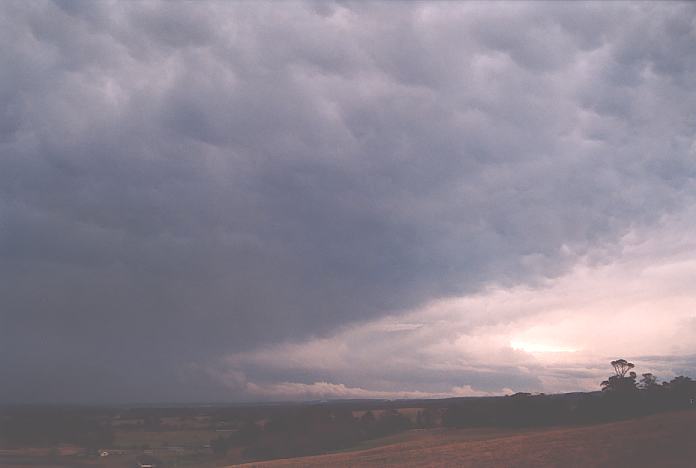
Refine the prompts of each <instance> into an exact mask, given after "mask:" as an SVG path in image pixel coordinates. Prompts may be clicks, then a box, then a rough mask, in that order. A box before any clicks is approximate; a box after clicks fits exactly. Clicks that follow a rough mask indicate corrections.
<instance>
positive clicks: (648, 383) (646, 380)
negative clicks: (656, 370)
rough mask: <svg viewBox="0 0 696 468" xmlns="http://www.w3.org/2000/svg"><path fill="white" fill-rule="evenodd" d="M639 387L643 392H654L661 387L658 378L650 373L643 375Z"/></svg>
mask: <svg viewBox="0 0 696 468" xmlns="http://www.w3.org/2000/svg"><path fill="white" fill-rule="evenodd" d="M638 385H639V387H640V389H641V390H647V391H652V390H655V389H656V388H658V387H659V385H657V377H655V376H654V375H653V374H651V373H650V372H647V373H645V374H643V376H642V377H641V378H640V383H639V384H638Z"/></svg>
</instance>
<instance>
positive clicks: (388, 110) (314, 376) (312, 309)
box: [0, 1, 696, 401]
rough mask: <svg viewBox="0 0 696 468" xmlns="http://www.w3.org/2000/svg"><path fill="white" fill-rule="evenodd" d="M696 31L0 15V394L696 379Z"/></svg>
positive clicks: (560, 10)
mask: <svg viewBox="0 0 696 468" xmlns="http://www.w3.org/2000/svg"><path fill="white" fill-rule="evenodd" d="M695 13H696V9H695V8H694V6H693V5H692V4H688V3H684V4H647V3H646V4H643V3H639V4H624V3H616V4H613V3H612V4H592V3H589V4H587V3H582V4H580V3H578V4H562V5H561V4H559V5H539V4H525V3H507V4H491V5H482V4H477V3H463V4H449V3H448V4H438V3H434V4H422V3H411V2H405V3H396V2H388V3H361V2H356V3H352V2H339V3H323V2H322V3H314V2H306V3H299V2H298V3H295V2H293V3H281V4H278V3H263V2H262V3H220V2H211V3H205V2H204V3H201V2H197V3H175V4H171V3H157V2H153V3H127V4H123V3H115V2H114V3H112V2H98V3H94V2H84V3H80V2H39V3H26V2H12V1H8V2H4V3H3V4H2V5H1V6H0V43H2V44H3V46H2V47H0V70H1V71H0V154H2V156H1V157H0V297H1V298H2V309H1V311H0V314H1V315H0V319H1V321H2V323H1V324H0V325H1V326H0V343H2V353H0V372H1V373H2V374H3V375H5V376H7V377H8V378H7V379H3V380H6V381H7V382H9V384H8V385H3V387H4V388H2V389H0V398H2V399H5V400H9V401H22V400H25V399H27V398H29V399H34V400H36V401H156V400H182V401H191V400H211V399H215V400H239V399H254V398H266V399H283V398H286V397H288V398H315V397H316V396H318V397H320V398H323V397H325V396H331V395H338V396H345V397H351V398H352V397H362V396H365V397H368V396H370V395H372V396H380V395H381V396H382V397H391V396H394V395H396V396H394V397H398V395H445V394H465V393H468V394H490V393H501V392H505V391H507V390H515V391H517V390H523V389H529V390H534V391H550V390H570V389H574V388H587V387H588V386H590V382H594V381H595V380H596V379H597V377H598V376H600V375H603V374H604V373H605V372H604V370H603V369H600V367H601V366H602V365H603V362H602V361H601V359H604V358H605V357H611V358H615V357H618V356H619V355H620V356H624V355H629V354H630V355H632V356H653V358H654V359H653V360H652V361H650V362H651V363H652V364H649V365H650V366H653V368H655V369H659V370H661V371H663V373H665V374H670V373H674V372H678V371H683V372H688V371H689V370H692V371H693V370H694V366H693V365H692V364H693V359H691V358H689V356H690V355H691V354H693V353H696V350H694V349H691V348H689V346H690V344H689V343H691V342H693V330H694V315H693V313H692V312H691V310H693V307H692V306H693V302H694V298H693V297H694V296H693V293H692V292H691V291H689V290H688V287H686V286H684V285H688V284H693V282H689V280H691V279H693V277H694V276H693V273H694V272H693V268H692V267H693V265H692V263H691V262H692V260H693V259H692V257H691V256H690V253H689V252H690V251H689V249H688V246H689V244H688V238H689V233H691V232H693V230H692V228H693V227H694V222H692V220H693V219H695V218H694V213H693V209H692V207H693V205H694V195H696V191H695V190H694V189H695V186H694V175H695V174H696V164H695V162H694V161H696V134H695V131H694V128H695V127H694V115H693V109H696V92H695V91H696V89H695V88H696V47H694V44H696V21H695V18H696V14H695ZM655 239H660V240H661V241H660V242H656V240H655ZM603 275H604V276H603ZM583 288H584V289H583ZM658 361H659V362H658ZM646 362H647V361H646ZM670 363H671V364H670ZM646 366H647V364H646Z"/></svg>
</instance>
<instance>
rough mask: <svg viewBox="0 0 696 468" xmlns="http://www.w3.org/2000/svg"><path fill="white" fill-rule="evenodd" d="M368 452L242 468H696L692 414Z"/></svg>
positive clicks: (397, 442) (408, 440) (425, 434)
mask: <svg viewBox="0 0 696 468" xmlns="http://www.w3.org/2000/svg"><path fill="white" fill-rule="evenodd" d="M370 445H372V446H373V448H365V449H362V450H355V451H350V452H343V453H335V454H329V455H319V456H312V457H303V458H295V459H286V460H274V461H268V462H263V463H253V464H249V465H248V466H258V467H282V466H471V467H474V466H475V467H498V466H505V467H509V466H516V467H538V466H555V467H568V466H576V467H615V466H631V467H641V466H645V467H648V466H651V467H655V466H660V467H693V466H696V411H686V412H675V413H667V414H660V415H654V416H647V417H643V418H637V419H632V420H628V421H621V422H614V423H607V424H598V425H592V426H576V427H561V428H548V429H533V430H532V429H527V430H497V429H442V428H438V429H429V430H414V431H409V432H407V433H405V434H401V435H398V436H393V437H389V438H385V439H381V440H380V441H372V442H371V443H370Z"/></svg>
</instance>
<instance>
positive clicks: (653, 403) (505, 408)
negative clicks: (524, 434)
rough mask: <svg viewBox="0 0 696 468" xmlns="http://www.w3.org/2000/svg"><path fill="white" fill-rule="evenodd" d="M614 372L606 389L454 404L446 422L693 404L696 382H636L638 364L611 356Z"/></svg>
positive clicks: (569, 420) (605, 414)
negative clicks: (635, 369) (613, 358)
mask: <svg viewBox="0 0 696 468" xmlns="http://www.w3.org/2000/svg"><path fill="white" fill-rule="evenodd" d="M611 365H612V367H613V369H614V375H612V376H610V377H609V378H608V379H607V380H605V381H604V382H602V383H601V389H602V390H601V392H593V393H575V394H562V395H543V394H540V395H531V394H529V393H517V394H515V395H512V396H509V397H504V398H492V399H483V400H481V401H474V400H463V401H457V402H453V403H451V404H450V405H449V406H448V407H447V410H446V411H445V413H444V415H443V421H442V422H443V425H444V426H447V427H470V426H508V427H521V426H543V425H559V424H586V423H593V422H604V421H611V420H616V419H623V418H628V417H633V416H641V415H647V414H652V413H656V412H660V411H669V410H677V409H685V408H693V407H694V398H696V382H695V381H693V380H691V378H689V377H684V376H679V377H675V378H674V379H672V380H671V381H669V382H663V383H661V384H660V383H658V382H657V378H656V377H655V376H654V375H653V374H650V373H646V374H643V375H642V376H641V378H640V380H638V381H637V375H636V373H635V372H633V371H632V369H633V368H634V367H635V366H634V364H633V363H630V362H628V361H626V360H625V359H617V360H616V361H612V362H611Z"/></svg>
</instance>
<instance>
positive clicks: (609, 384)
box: [601, 359, 637, 394]
mask: <svg viewBox="0 0 696 468" xmlns="http://www.w3.org/2000/svg"><path fill="white" fill-rule="evenodd" d="M611 366H612V367H613V368H614V375H612V376H611V377H609V378H608V379H607V380H605V381H604V382H602V383H601V385H602V391H604V392H611V393H621V394H626V393H632V392H634V391H635V390H637V387H636V377H637V376H636V373H635V372H633V371H631V369H633V368H634V367H636V366H635V364H633V363H632V362H628V361H627V360H625V359H617V360H616V361H611ZM629 371H630V372H629ZM627 373H628V376H626V374H627Z"/></svg>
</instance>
